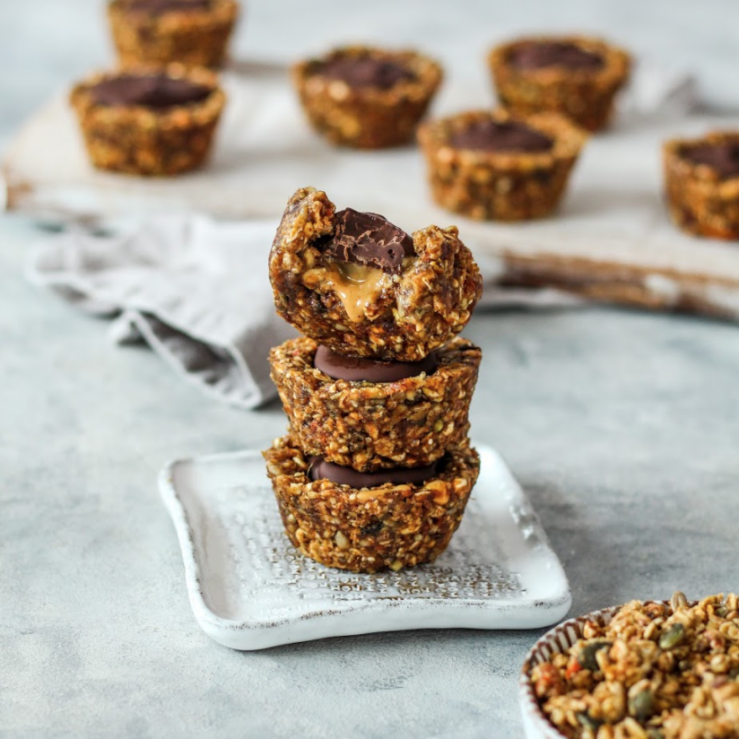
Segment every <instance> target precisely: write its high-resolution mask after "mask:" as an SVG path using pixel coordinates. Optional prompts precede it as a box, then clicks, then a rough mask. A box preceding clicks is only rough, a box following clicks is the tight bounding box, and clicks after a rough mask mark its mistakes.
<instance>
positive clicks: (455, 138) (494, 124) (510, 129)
mask: <svg viewBox="0 0 739 739" xmlns="http://www.w3.org/2000/svg"><path fill="white" fill-rule="evenodd" d="M449 141H450V143H451V144H452V146H454V147H456V148H458V149H473V150H475V151H530V152H535V151H549V150H550V149H551V148H552V145H553V144H554V141H553V140H552V139H551V138H549V136H546V135H545V134H543V133H541V132H539V131H535V130H534V129H533V128H529V126H527V125H525V124H524V123H519V122H518V121H493V120H489V119H486V120H481V121H476V122H475V123H473V124H472V125H470V126H468V127H467V128H465V129H462V130H461V131H455V132H454V133H453V134H452V136H451V137H450V140H449Z"/></svg>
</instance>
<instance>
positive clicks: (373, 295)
mask: <svg viewBox="0 0 739 739" xmlns="http://www.w3.org/2000/svg"><path fill="white" fill-rule="evenodd" d="M326 278H327V279H328V281H329V283H330V287H332V288H333V290H334V292H335V293H336V294H337V295H338V296H339V299H340V300H341V303H342V305H343V306H344V310H345V311H346V314H347V316H349V320H350V321H352V322H353V323H359V322H360V321H362V320H364V317H365V315H366V312H367V307H368V306H369V305H371V304H372V303H374V302H375V301H376V300H377V299H378V298H379V297H380V293H382V290H383V288H385V287H386V286H388V285H389V284H390V283H391V282H392V277H391V275H389V274H387V273H386V272H383V271H382V270H379V269H375V268H373V267H367V266H366V265H364V264H352V263H351V262H332V263H331V264H330V265H329V266H328V267H327V269H326Z"/></svg>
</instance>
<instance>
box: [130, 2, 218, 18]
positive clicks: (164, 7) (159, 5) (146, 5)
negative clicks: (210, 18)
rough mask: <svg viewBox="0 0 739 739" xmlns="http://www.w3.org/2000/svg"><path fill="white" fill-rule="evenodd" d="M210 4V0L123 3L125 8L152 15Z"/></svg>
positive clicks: (202, 7)
mask: <svg viewBox="0 0 739 739" xmlns="http://www.w3.org/2000/svg"><path fill="white" fill-rule="evenodd" d="M212 5H213V3H212V0H127V1H126V2H125V3H124V7H125V8H126V10H132V11H134V12H136V13H151V14H152V15H161V14H162V13H168V12H170V11H173V10H177V11H189V10H209V9H210V8H211V6H212Z"/></svg>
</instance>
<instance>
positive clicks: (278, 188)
mask: <svg viewBox="0 0 739 739" xmlns="http://www.w3.org/2000/svg"><path fill="white" fill-rule="evenodd" d="M223 83H224V87H225V89H226V91H227V94H228V96H229V102H228V105H227V109H226V112H225V114H224V119H223V121H222V125H221V128H220V131H219V135H218V140H217V144H216V147H215V152H214V155H213V157H212V160H211V162H210V164H209V165H208V166H207V167H206V168H205V169H203V170H201V171H199V172H196V173H192V174H189V175H185V176H181V177H177V178H173V179H145V178H139V177H132V176H128V175H115V174H108V173H102V172H97V171H95V170H93V169H92V168H91V167H90V165H89V164H88V162H87V159H86V156H85V153H84V149H83V146H82V142H81V138H80V135H79V132H78V129H77V124H76V120H75V118H74V116H73V113H72V111H71V110H70V108H69V106H68V104H67V102H66V96H59V97H58V98H56V99H54V100H52V101H51V102H50V103H49V104H48V105H46V106H45V107H44V108H43V109H42V110H40V111H39V112H38V113H37V114H36V115H34V116H33V117H32V119H31V120H29V121H28V123H27V124H26V125H25V126H24V127H23V128H22V130H21V131H20V132H19V133H18V135H17V136H16V138H15V139H14V140H13V141H12V143H11V145H10V147H9V149H8V151H7V156H6V159H5V162H4V166H3V174H4V177H5V181H6V185H7V203H8V207H9V208H10V209H13V210H19V211H24V212H27V213H30V214H32V215H34V216H38V217H41V218H55V219H59V218H62V219H66V218H74V219H96V218H106V217H111V216H120V215H137V216H140V215H142V214H146V213H154V212H162V211H201V212H206V213H210V214H213V215H216V216H220V217H225V218H265V217H267V218H272V217H274V218H275V219H276V218H277V217H279V215H280V213H281V212H282V210H283V208H284V204H285V202H286V201H287V199H288V197H289V195H290V194H291V193H292V192H293V191H294V190H295V189H297V188H298V187H301V186H306V185H313V186H315V187H318V188H321V189H323V190H326V192H327V193H328V195H329V197H331V198H332V199H333V200H334V201H335V202H336V204H337V206H338V207H345V206H352V207H354V208H357V209H359V210H370V211H375V212H379V213H382V214H383V215H385V216H387V217H388V218H390V219H391V220H393V221H394V222H396V223H397V224H398V225H399V226H401V227H403V228H405V229H406V230H408V231H413V230H415V229H416V228H421V227H424V226H426V225H428V224H430V223H437V224H438V225H442V226H443V225H449V224H451V223H455V224H456V225H458V226H459V228H460V234H461V237H462V239H463V240H464V241H465V242H467V243H468V244H469V245H470V246H472V247H473V248H474V249H475V253H476V256H477V257H478V259H479V261H480V262H481V265H482V267H483V269H484V271H485V273H486V277H487V278H488V282H489V283H497V284H499V285H501V286H517V287H526V288H538V287H554V288H557V289H559V290H562V291H564V292H567V293H571V294H575V295H579V296H583V297H586V298H592V299H597V300H606V301H616V302H620V303H627V304H634V305H640V306H643V307H645V308H653V309H674V310H688V311H696V312H701V313H706V314H711V315H715V316H721V317H725V318H730V319H733V320H739V244H736V243H722V242H716V241H710V240H705V239H696V238H692V237H689V236H686V235H684V234H682V233H680V232H679V231H677V230H676V228H675V227H674V226H673V225H672V223H671V222H670V221H669V220H668V218H667V215H666V213H665V209H664V206H663V203H662V195H661V168H660V143H661V141H663V140H664V139H666V138H668V137H671V136H674V135H693V134H697V133H701V132H704V131H706V130H709V129H712V128H739V120H737V119H730V118H728V119H727V118H723V119H721V118H713V119H711V118H696V117H693V118H682V119H680V120H678V121H671V122H664V121H661V122H659V121H655V120H651V121H650V120H647V119H645V118H642V119H638V118H636V117H633V116H632V117H622V118H620V119H619V120H618V121H617V122H616V125H615V126H614V127H613V129H612V130H610V131H609V132H607V133H605V134H602V135H599V136H597V137H594V138H592V139H591V140H590V141H589V142H588V144H587V146H586V148H585V151H584V153H583V156H582V157H581V160H580V162H579V163H578V165H577V167H576V169H575V172H574V175H573V178H572V181H571V183H570V185H571V186H570V188H569V191H568V193H567V196H566V198H565V201H564V203H563V205H562V208H561V209H560V211H559V213H558V214H557V215H556V216H555V217H552V218H549V219H545V220H541V221H536V222H532V223H526V224H516V225H505V224H492V223H477V222H474V221H469V220H467V219H464V218H461V217H458V216H456V215H454V214H450V213H447V212H445V211H443V210H441V209H439V208H437V207H436V206H434V205H433V203H432V202H431V200H430V198H429V194H428V189H427V186H426V182H425V165H424V162H423V160H422V157H421V154H420V152H419V151H418V150H417V149H416V148H415V147H411V146H409V147H407V148H404V149H396V150H391V151H380V152H355V151H347V150H339V149H335V148H332V147H330V146H329V145H327V144H325V143H324V142H323V141H321V140H320V139H318V138H317V137H316V136H315V135H314V134H313V133H312V131H311V130H310V129H309V128H308V126H307V124H306V123H305V120H304V118H303V115H302V112H301V111H300V109H299V107H298V104H297V102H296V99H295V96H294V94H293V91H292V89H291V87H290V84H289V80H288V77H287V72H286V70H285V69H284V68H282V67H278V66H268V65H256V64H247V65H242V66H241V68H240V69H237V70H232V71H229V72H226V73H224V75H223ZM488 94H489V93H488ZM491 102H492V101H491V99H490V98H489V97H487V95H486V97H484V98H482V97H481V95H480V91H477V90H472V89H471V88H469V87H467V88H465V87H464V86H463V85H455V81H454V80H453V79H451V80H449V81H448V83H447V84H446V86H445V88H444V90H443V92H442V95H441V96H440V99H439V100H438V105H437V108H436V110H435V113H438V114H445V113H449V112H452V111H456V110H461V109H464V108H472V107H485V106H488V105H490V104H491Z"/></svg>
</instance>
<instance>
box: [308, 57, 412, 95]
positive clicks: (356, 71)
mask: <svg viewBox="0 0 739 739" xmlns="http://www.w3.org/2000/svg"><path fill="white" fill-rule="evenodd" d="M320 71H321V74H322V75H323V76H324V77H327V78H328V79H331V80H341V81H342V82H346V84H347V85H349V86H350V87H356V88H359V89H361V88H365V87H376V88H378V89H379V90H389V89H390V88H391V87H394V86H395V85H397V84H398V82H403V81H408V80H413V79H415V75H414V74H413V72H411V71H410V70H409V69H406V67H404V66H403V65H402V64H399V63H398V62H393V61H389V60H386V59H376V58H375V57H372V56H338V57H335V58H333V59H330V60H329V61H327V62H325V63H324V64H323V65H322V66H321V70H320Z"/></svg>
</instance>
